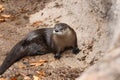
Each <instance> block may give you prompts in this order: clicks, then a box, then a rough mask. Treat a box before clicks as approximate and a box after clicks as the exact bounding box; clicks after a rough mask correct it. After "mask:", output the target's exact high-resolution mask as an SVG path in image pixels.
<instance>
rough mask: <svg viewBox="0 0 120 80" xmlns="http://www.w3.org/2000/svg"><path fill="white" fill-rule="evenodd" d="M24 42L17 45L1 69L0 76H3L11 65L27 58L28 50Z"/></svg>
mask: <svg viewBox="0 0 120 80" xmlns="http://www.w3.org/2000/svg"><path fill="white" fill-rule="evenodd" d="M22 44H23V41H21V42H19V43H18V44H16V45H15V46H14V47H13V48H12V49H11V51H10V53H9V54H8V55H7V56H6V58H5V60H4V61H3V63H2V65H1V67H0V75H1V74H3V73H4V72H5V71H6V70H7V69H8V68H9V67H10V66H11V65H13V64H14V63H15V62H17V61H18V60H20V59H21V58H23V57H25V56H26V53H27V52H28V50H27V48H25V47H23V46H22Z"/></svg>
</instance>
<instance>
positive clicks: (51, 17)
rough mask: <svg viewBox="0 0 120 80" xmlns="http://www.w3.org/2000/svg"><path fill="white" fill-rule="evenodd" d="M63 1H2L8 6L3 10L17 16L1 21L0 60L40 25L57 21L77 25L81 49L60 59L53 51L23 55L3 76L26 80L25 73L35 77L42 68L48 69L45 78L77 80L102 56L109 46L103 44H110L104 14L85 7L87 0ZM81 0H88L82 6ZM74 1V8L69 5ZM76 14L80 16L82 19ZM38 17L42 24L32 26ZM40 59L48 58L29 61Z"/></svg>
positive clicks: (51, 24)
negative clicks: (35, 64)
mask: <svg viewBox="0 0 120 80" xmlns="http://www.w3.org/2000/svg"><path fill="white" fill-rule="evenodd" d="M64 1H67V0H63V1H61V0H55V1H52V0H40V1H39V0H34V1H33V0H30V1H29V0H22V1H17V2H16V0H11V1H9V0H8V1H5V2H1V4H3V5H4V6H5V9H6V10H5V11H4V12H3V14H11V15H13V16H14V17H13V18H10V19H8V20H6V21H5V22H2V23H0V64H1V63H2V61H3V60H4V58H5V56H6V55H7V53H8V52H9V51H10V49H11V48H12V47H13V46H14V45H15V44H16V43H17V42H18V41H19V40H21V39H22V38H23V37H24V36H25V34H27V33H28V32H30V31H31V30H34V29H37V28H41V27H53V25H54V24H55V23H58V22H65V23H68V24H69V25H70V26H72V27H73V28H74V29H75V31H76V32H77V36H78V45H79V48H80V49H81V52H80V53H79V54H77V55H74V54H72V53H71V51H66V52H65V53H64V54H63V55H62V58H61V59H60V60H55V59H54V55H53V54H52V53H50V54H46V55H43V56H35V57H27V58H24V59H22V60H21V61H19V62H17V63H15V64H14V65H12V66H11V67H10V68H9V69H8V70H7V71H6V72H5V73H4V74H3V75H2V76H1V77H5V78H10V77H16V78H17V79H18V80H23V79H24V77H25V76H28V77H30V78H31V80H32V78H33V76H34V75H36V71H41V70H42V71H44V73H45V76H44V77H43V78H42V79H43V80H75V78H77V77H78V76H79V75H80V73H82V72H83V71H84V70H85V69H86V68H87V67H89V66H90V65H93V64H94V63H95V62H96V61H97V60H98V59H99V58H100V57H101V56H102V53H103V52H104V51H105V50H106V46H103V45H106V44H107V43H106V39H108V38H107V37H106V36H107V33H105V31H106V30H107V29H106V28H105V27H104V26H105V25H106V24H105V22H104V21H103V19H102V18H101V16H97V17H95V16H93V15H96V14H92V13H91V12H92V11H91V12H89V13H88V11H90V10H89V9H87V8H86V7H88V5H87V3H86V2H85V1H77V0H74V1H73V2H74V4H73V3H72V1H70V2H69V4H68V3H67V2H65V3H63V2H64ZM14 3H16V4H14ZM82 3H85V4H84V6H86V7H84V8H83V5H79V4H82ZM13 4H14V5H13ZM72 4H73V6H74V8H75V9H72V7H69V6H70V5H72ZM67 5H68V6H67ZM78 5H79V6H78ZM76 7H81V9H79V10H77V9H78V8H77V9H76ZM86 9H87V10H88V11H87V12H86ZM71 10H72V11H73V12H72V11H71ZM83 12H84V13H83ZM93 12H94V10H93ZM78 13H81V15H79V14H78ZM31 14H32V15H31ZM91 14H92V15H91ZM77 16H81V17H79V20H78V17H77ZM36 21H39V24H40V25H39V26H31V24H33V23H34V22H36ZM86 21H87V24H86ZM91 22H92V23H91ZM79 26H80V27H79ZM81 35H82V36H81ZM93 36H94V37H93ZM81 39H82V40H81ZM41 59H42V60H47V61H48V62H47V63H45V64H44V65H42V66H38V67H33V66H30V65H29V64H30V62H32V61H39V60H41ZM26 66H27V67H26Z"/></svg>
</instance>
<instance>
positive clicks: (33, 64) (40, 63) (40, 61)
mask: <svg viewBox="0 0 120 80" xmlns="http://www.w3.org/2000/svg"><path fill="white" fill-rule="evenodd" d="M45 62H47V60H39V61H38V62H31V63H30V65H31V66H36V67H37V66H41V65H43V64H44V63H45Z"/></svg>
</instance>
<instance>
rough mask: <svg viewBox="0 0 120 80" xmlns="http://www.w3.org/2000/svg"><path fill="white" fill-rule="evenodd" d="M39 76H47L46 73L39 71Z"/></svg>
mask: <svg viewBox="0 0 120 80" xmlns="http://www.w3.org/2000/svg"><path fill="white" fill-rule="evenodd" d="M37 74H38V75H39V77H42V76H45V72H44V71H42V70H41V71H37Z"/></svg>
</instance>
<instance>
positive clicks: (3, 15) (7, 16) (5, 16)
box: [1, 14, 11, 18]
mask: <svg viewBox="0 0 120 80" xmlns="http://www.w3.org/2000/svg"><path fill="white" fill-rule="evenodd" d="M1 17H4V18H10V17H11V15H6V14H2V15H1Z"/></svg>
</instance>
